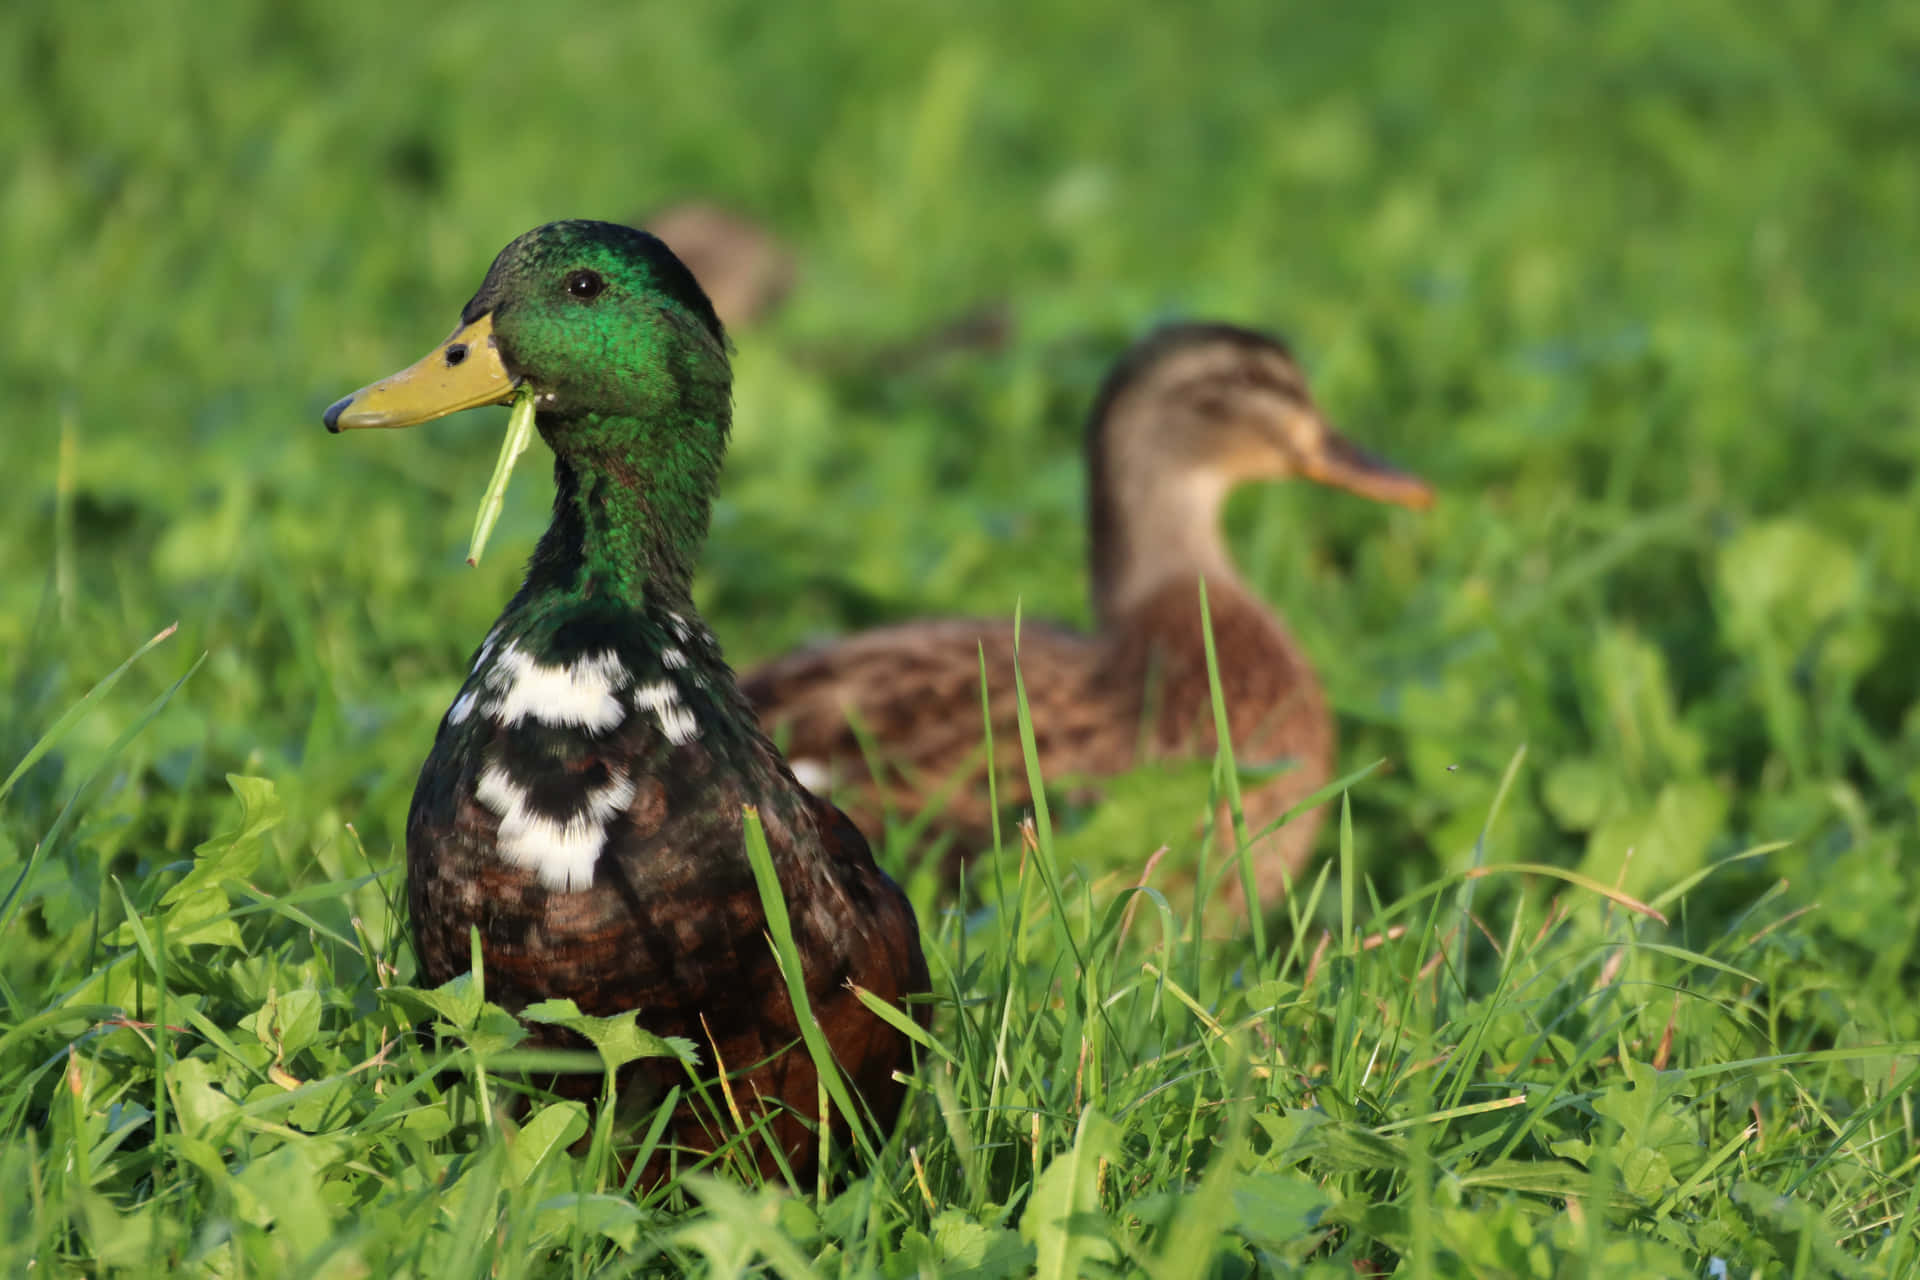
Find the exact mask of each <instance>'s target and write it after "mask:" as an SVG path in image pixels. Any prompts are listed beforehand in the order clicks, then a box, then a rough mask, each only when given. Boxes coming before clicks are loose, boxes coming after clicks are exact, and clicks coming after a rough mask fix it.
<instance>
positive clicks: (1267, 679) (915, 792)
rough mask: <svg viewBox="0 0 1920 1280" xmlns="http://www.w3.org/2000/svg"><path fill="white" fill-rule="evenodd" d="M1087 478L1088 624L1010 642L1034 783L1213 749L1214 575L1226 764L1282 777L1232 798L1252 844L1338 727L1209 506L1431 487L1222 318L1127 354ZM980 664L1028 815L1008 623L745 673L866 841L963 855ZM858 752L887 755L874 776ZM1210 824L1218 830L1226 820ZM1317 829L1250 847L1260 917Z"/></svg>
mask: <svg viewBox="0 0 1920 1280" xmlns="http://www.w3.org/2000/svg"><path fill="white" fill-rule="evenodd" d="M1088 470H1089V476H1090V484H1091V503H1090V508H1091V509H1090V522H1091V533H1092V550H1093V587H1094V603H1095V610H1096V613H1097V615H1098V618H1099V626H1098V629H1097V630H1096V631H1095V632H1093V633H1091V634H1085V633H1081V632H1077V631H1072V630H1069V629H1065V628H1060V627H1054V626H1047V625H1044V624H1043V625H1035V624H1034V623H1032V622H1027V623H1024V624H1023V625H1022V627H1021V637H1020V646H1019V659H1020V669H1021V673H1022V676H1023V679H1024V681H1025V685H1026V692H1027V698H1028V705H1029V709H1030V711H1031V713H1032V718H1033V726H1034V737H1035V745H1036V747H1037V749H1038V752H1039V757H1040V767H1041V772H1042V776H1043V777H1045V778H1047V779H1049V780H1057V781H1061V782H1065V783H1069V784H1083V783H1085V782H1087V781H1088V780H1092V779H1098V778H1103V777H1110V776H1112V775H1114V774H1118V773H1123V772H1125V771H1126V770H1128V769H1130V768H1132V767H1134V766H1136V765H1139V764H1142V763H1145V762H1147V761H1150V760H1160V759H1177V758H1183V757H1185V758H1191V757H1204V756H1207V755H1211V754H1212V753H1213V752H1214V751H1215V749H1216V746H1217V738H1216V734H1215V724H1214V715H1213V702H1212V695H1211V690H1210V687H1209V682H1208V674H1207V660H1206V647H1205V638H1204V633H1203V631H1202V626H1201V613H1200V583H1201V581H1202V580H1203V579H1204V581H1205V583H1206V588H1207V611H1208V617H1209V618H1210V620H1211V626H1212V631H1213V638H1214V646H1215V653H1216V655H1217V659H1218V661H1217V669H1218V672H1219V679H1220V685H1221V693H1222V695H1223V701H1224V704H1225V707H1226V711H1227V724H1228V731H1229V733H1230V735H1231V737H1232V741H1233V745H1234V752H1235V757H1236V760H1237V762H1238V763H1239V764H1240V765H1242V766H1243V767H1245V766H1253V765H1258V766H1265V767H1267V768H1268V769H1269V770H1270V771H1271V773H1272V776H1271V777H1270V778H1269V780H1267V781H1265V782H1264V783H1261V784H1259V785H1257V786H1253V787H1251V788H1248V789H1246V790H1244V791H1243V794H1242V806H1243V812H1244V815H1245V818H1246V821H1247V827H1248V830H1249V832H1251V833H1259V832H1261V831H1262V829H1263V828H1266V827H1267V826H1269V825H1270V824H1272V823H1273V822H1275V821H1276V820H1278V819H1279V818H1280V817H1281V816H1282V815H1284V814H1285V813H1286V812H1287V810H1289V809H1290V808H1292V807H1294V806H1295V805H1297V804H1298V803H1299V802H1300V801H1301V800H1302V799H1304V798H1305V797H1306V796H1308V795H1309V794H1310V793H1312V792H1313V791H1314V790H1316V789H1317V788H1319V787H1320V786H1321V785H1323V784H1324V783H1326V782H1327V781H1328V780H1329V779H1330V778H1331V776H1332V770H1333V762H1334V750H1335V728H1334V723H1333V718H1332V715H1331V713H1330V712H1329V709H1328V706H1327V702H1326V698H1325V695H1324V693H1323V692H1322V690H1321V687H1320V683H1319V680H1318V678H1317V677H1316V675H1315V673H1314V670H1313V668H1312V666H1311V664H1310V663H1309V662H1308V661H1307V659H1306V657H1305V655H1304V654H1303V653H1302V652H1301V650H1300V648H1299V646H1298V645H1297V644H1296V643H1295V641H1294V639H1293V637H1292V636H1291V635H1290V634H1289V632H1288V631H1287V629H1286V627H1285V626H1284V625H1283V624H1282V623H1281V621H1280V619H1279V618H1278V617H1276V616H1275V615H1274V613H1273V612H1272V610H1271V609H1269V608H1268V607H1267V606H1266V605H1265V604H1263V603H1262V602H1261V600H1260V599H1259V597H1258V596H1256V595H1255V594H1254V593H1253V592H1252V591H1251V590H1250V589H1249V588H1248V587H1247V586H1246V585H1245V584H1244V583H1242V582H1241V581H1240V579H1239V577H1238V575H1237V574H1236V572H1235V571H1234V568H1233V566H1232V563H1231V560H1230V558H1229V557H1228V555H1227V552H1226V549H1225V546H1224V544H1223V543H1222V542H1221V540H1220V535H1219V527H1218V522H1219V507H1220V505H1221V503H1222V501H1223V500H1224V498H1225V496H1226V494H1227V493H1228V492H1229V491H1230V490H1231V489H1232V488H1233V487H1234V486H1235V485H1237V484H1239V483H1241V482H1243V481H1247V480H1253V479H1267V478H1279V477H1281V476H1285V475H1296V474H1298V475H1307V476H1310V477H1312V478H1315V479H1319V480H1321V481H1323V482H1325V483H1331V484H1337V485H1340V486H1342V487H1346V488H1350V489H1353V490H1355V491H1356V492H1360V493H1362V494H1364V495H1366V496H1370V497H1375V498H1378V499H1380V500H1383V501H1394V502H1401V503H1405V504H1407V505H1412V506H1422V505H1425V503H1426V502H1427V501H1428V500H1429V494H1428V491H1427V489H1426V487H1425V486H1424V485H1423V484H1421V483H1420V482H1419V481H1418V480H1416V479H1414V478H1413V477H1410V476H1406V475H1404V474H1402V473H1400V472H1397V471H1394V470H1393V469H1392V468H1390V467H1388V466H1386V464H1384V463H1381V462H1379V461H1378V460H1376V459H1373V458H1371V457H1370V456H1368V455H1366V454H1364V453H1363V452H1361V451H1360V450H1358V449H1357V448H1356V447H1354V446H1353V445H1351V444H1349V443H1348V442H1347V441H1345V440H1344V439H1342V438H1341V437H1339V436H1338V435H1337V434H1336V433H1334V432H1333V431H1332V429H1331V428H1330V427H1328V426H1327V425H1326V424H1325V422H1324V421H1323V420H1322V419H1321V418H1320V417H1319V415H1318V412H1317V410H1315V409H1314V408H1313V405H1312V401H1311V400H1310V399H1309V398H1308V396H1307V393H1306V388H1305V384H1304V381H1303V380H1302V379H1301V378H1300V375H1299V371H1298V369H1297V368H1296V367H1295V366H1294V365H1293V363H1292V361H1291V359H1290V357H1288V356H1287V354H1286V351H1285V348H1284V347H1281V346H1280V345H1279V344H1278V343H1277V342H1275V341H1274V340H1272V339H1270V338H1267V337H1265V336H1263V335H1259V334H1254V333H1249V332H1247V331H1244V330H1238V329H1232V328H1229V327H1227V326H1219V325H1191V326H1178V327H1175V328H1172V329H1168V330H1163V331H1161V332H1160V333H1158V334H1155V335H1154V336H1152V337H1150V338H1148V339H1147V340H1145V341H1144V342H1142V343H1141V344H1139V345H1138V346H1136V347H1135V348H1134V349H1133V351H1131V352H1129V353H1128V355H1127V356H1126V357H1125V358H1123V360H1122V361H1121V362H1120V364H1119V365H1118V366H1117V367H1116V368H1115V370H1114V372H1113V373H1112V374H1111V375H1110V376H1109V378H1108V381H1107V384H1106V386H1105V387H1104V388H1103V390H1102V392H1101V395H1100V397H1099V399H1098V401H1097V402H1096V405H1095V408H1094V411H1093V415H1092V419H1091V423H1090V427H1089V432H1088ZM982 653H984V657H985V661H986V670H987V680H988V694H989V703H990V705H991V707H992V715H993V740H994V744H995V751H996V753H997V754H998V755H999V757H1000V759H999V761H998V765H999V768H998V786H999V796H1000V798H1001V800H1002V801H1003V803H1005V804H1007V805H1008V806H1010V807H1018V806H1023V805H1025V804H1027V803H1029V802H1030V800H1031V797H1030V794H1029V793H1028V790H1027V787H1026V781H1025V779H1026V773H1025V770H1024V768H1023V767H1022V764H1021V755H1020V746H1019V737H1018V733H1017V708H1016V700H1015V696H1014V680H1013V661H1014V630H1013V625H1012V623H1011V622H1000V621H973V620H940V621H927V622H909V623H903V624H900V625H897V626H892V627H886V628H882V629H880V630H877V631H872V632H868V633H865V634H863V635H858V636H854V637H852V638H850V639H848V640H845V641H841V642H838V643H834V644H829V645H826V646H822V647H818V648H814V649H807V650H802V651H800V652H797V653H794V654H790V655H788V656H786V657H783V658H779V659H776V660H774V661H773V662H770V663H768V664H766V665H765V666H763V667H760V668H759V669H757V670H755V671H753V672H750V673H749V674H748V675H747V676H746V677H745V679H744V680H743V682H742V689H743V691H744V692H745V693H746V695H747V697H748V698H750V699H751V700H752V701H753V703H754V705H755V706H756V707H757V708H758V709H759V711H760V714H761V717H762V719H763V721H764V722H765V723H766V724H767V725H768V726H769V728H770V729H771V730H772V731H773V732H774V734H775V735H776V737H778V738H780V740H781V741H782V743H783V745H784V747H785V749H786V751H787V754H788V757H789V759H791V760H793V761H794V765H795V768H796V770H797V771H799V772H800V773H801V774H802V776H803V777H804V778H806V779H807V780H808V781H809V783H810V784H813V783H819V784H822V785H831V786H832V788H833V794H834V795H835V797H836V799H837V800H838V801H839V802H840V803H842V804H844V805H845V806H846V807H847V808H848V810H849V812H850V813H851V814H852V815H853V817H854V819H855V820H856V821H857V822H859V823H860V825H861V827H862V829H863V830H865V831H866V832H868V834H869V835H870V836H876V837H877V836H878V834H879V833H880V831H881V830H882V827H883V825H884V815H885V814H886V812H887V811H888V810H893V811H896V812H901V813H907V814H913V813H925V814H928V815H931V823H932V825H933V826H934V827H935V828H936V829H937V830H940V831H943V832H946V833H948V834H949V835H950V836H951V837H952V840H953V843H954V844H955V845H956V846H957V848H958V850H959V851H960V852H962V853H968V852H974V851H977V850H979V849H980V848H982V847H984V846H985V845H986V843H987V842H988V840H989V838H990V831H991V826H990V824H991V822H992V819H993V814H992V813H991V812H990V811H989V809H988V800H987V788H986V786H985V784H984V780H983V777H984V771H985V760H984V754H985V753H984V742H985V734H984V732H983V727H982V723H981V713H980V665H979V664H980V661H981V655H982ZM863 738H864V739H866V740H867V741H868V742H870V744H871V745H872V747H873V748H874V753H875V754H876V755H877V756H878V760H879V763H880V766H881V767H880V770H879V777H878V778H877V779H876V778H875V776H874V774H873V772H872V771H870V769H869V767H868V753H867V751H866V750H865V749H863V741H862V740H863ZM1218 816H1219V819H1220V821H1221V823H1222V826H1221V828H1220V829H1221V830H1222V831H1223V832H1224V831H1230V830H1231V828H1230V827H1229V826H1227V825H1225V822H1226V817H1225V814H1224V812H1223V813H1222V814H1221V815H1218ZM1320 822H1321V815H1320V813H1319V811H1318V810H1313V811H1309V812H1307V813H1304V814H1300V815H1297V816H1295V817H1294V818H1293V819H1292V820H1291V821H1289V822H1287V823H1286V824H1285V825H1284V826H1281V827H1279V828H1278V829H1277V830H1274V831H1272V832H1270V833H1268V834H1266V835H1265V836H1264V837H1263V838H1261V839H1260V840H1259V841H1258V843H1257V844H1256V845H1255V847H1254V864H1253V865H1254V872H1255V874H1254V879H1255V886H1256V890H1257V892H1258V893H1259V895H1260V898H1261V900H1262V901H1263V902H1268V903H1271V902H1273V901H1274V900H1276V899H1277V898H1278V897H1280V896H1281V894H1283V893H1284V891H1285V886H1286V884H1287V882H1288V880H1289V878H1290V877H1292V876H1293V875H1295V874H1297V873H1298V872H1299V870H1300V869H1301V867H1302V866H1303V864H1304V863H1305V860H1306V858H1307V856H1308V853H1309V851H1310V849H1311V846H1312V843H1313V838H1314V835H1315V834H1316V832H1317V831H1318V829H1319V826H1320ZM1177 834H1178V833H1173V832H1165V833H1157V834H1155V835H1152V836H1150V837H1149V838H1151V839H1154V840H1159V839H1163V838H1171V837H1174V836H1175V835H1177ZM1237 888H1238V886H1237V885H1230V887H1229V893H1230V894H1233V893H1236V892H1237Z"/></svg>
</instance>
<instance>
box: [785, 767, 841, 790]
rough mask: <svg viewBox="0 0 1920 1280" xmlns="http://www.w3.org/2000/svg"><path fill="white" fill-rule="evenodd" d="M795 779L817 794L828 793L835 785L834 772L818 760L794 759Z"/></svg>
mask: <svg viewBox="0 0 1920 1280" xmlns="http://www.w3.org/2000/svg"><path fill="white" fill-rule="evenodd" d="M790 763H791V765H792V768H793V779H794V781H795V782H798V783H799V784H800V785H801V786H803V787H805V788H806V789H807V790H809V791H811V792H813V794H815V795H817V796H823V795H825V794H827V790H828V788H830V787H832V786H833V772H832V770H830V769H828V768H827V766H826V765H825V764H823V763H821V762H820V761H818V760H794V761H791V762H790Z"/></svg>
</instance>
